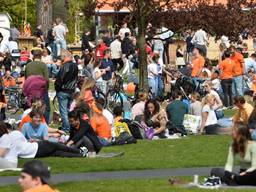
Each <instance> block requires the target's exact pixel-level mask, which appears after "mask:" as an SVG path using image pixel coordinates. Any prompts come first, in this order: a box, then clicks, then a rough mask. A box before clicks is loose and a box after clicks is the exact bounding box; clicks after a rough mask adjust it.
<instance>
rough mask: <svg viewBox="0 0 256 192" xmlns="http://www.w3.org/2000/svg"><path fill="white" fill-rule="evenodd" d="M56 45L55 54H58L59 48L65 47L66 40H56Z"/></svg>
mask: <svg viewBox="0 0 256 192" xmlns="http://www.w3.org/2000/svg"><path fill="white" fill-rule="evenodd" d="M56 47H57V55H58V56H59V55H60V50H61V49H67V44H66V40H61V39H59V40H56Z"/></svg>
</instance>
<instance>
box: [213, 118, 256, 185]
mask: <svg viewBox="0 0 256 192" xmlns="http://www.w3.org/2000/svg"><path fill="white" fill-rule="evenodd" d="M232 139H233V143H232V145H231V146H230V148H229V154H228V159H227V163H226V166H225V169H221V168H214V169H212V170H211V175H212V176H217V177H220V179H221V181H222V182H223V183H225V184H227V185H254V186H256V143H255V142H254V141H252V139H251V134H250V131H249V128H248V127H247V126H246V125H245V124H243V123H241V122H240V123H236V124H235V125H234V126H233V128H232ZM235 160H238V161H239V162H240V172H239V173H234V172H233V168H234V162H235Z"/></svg>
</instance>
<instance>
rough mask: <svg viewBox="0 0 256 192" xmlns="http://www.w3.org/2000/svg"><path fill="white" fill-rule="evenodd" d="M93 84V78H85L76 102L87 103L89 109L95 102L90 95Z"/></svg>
mask: <svg viewBox="0 0 256 192" xmlns="http://www.w3.org/2000/svg"><path fill="white" fill-rule="evenodd" d="M95 83H96V82H95V80H94V79H93V78H90V77H88V78H86V79H85V80H84V83H83V86H82V88H81V90H80V91H81V94H80V96H79V97H78V100H80V101H85V102H87V103H88V105H89V106H90V107H92V105H93V103H94V102H95V100H94V97H93V94H92V89H93V88H94V86H95Z"/></svg>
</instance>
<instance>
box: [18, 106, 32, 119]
mask: <svg viewBox="0 0 256 192" xmlns="http://www.w3.org/2000/svg"><path fill="white" fill-rule="evenodd" d="M31 111H32V108H28V109H26V110H25V111H24V112H23V114H22V116H21V120H22V119H23V118H24V117H26V116H27V115H28V114H29V113H30V112H31Z"/></svg>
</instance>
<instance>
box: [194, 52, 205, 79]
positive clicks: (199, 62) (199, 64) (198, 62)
mask: <svg viewBox="0 0 256 192" xmlns="http://www.w3.org/2000/svg"><path fill="white" fill-rule="evenodd" d="M193 54H194V59H193V60H192V66H193V69H192V73H191V76H192V77H199V76H200V74H201V72H202V69H203V67H204V63H205V59H204V57H203V56H202V55H201V54H200V52H199V49H198V48H195V49H194V51H193Z"/></svg>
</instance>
